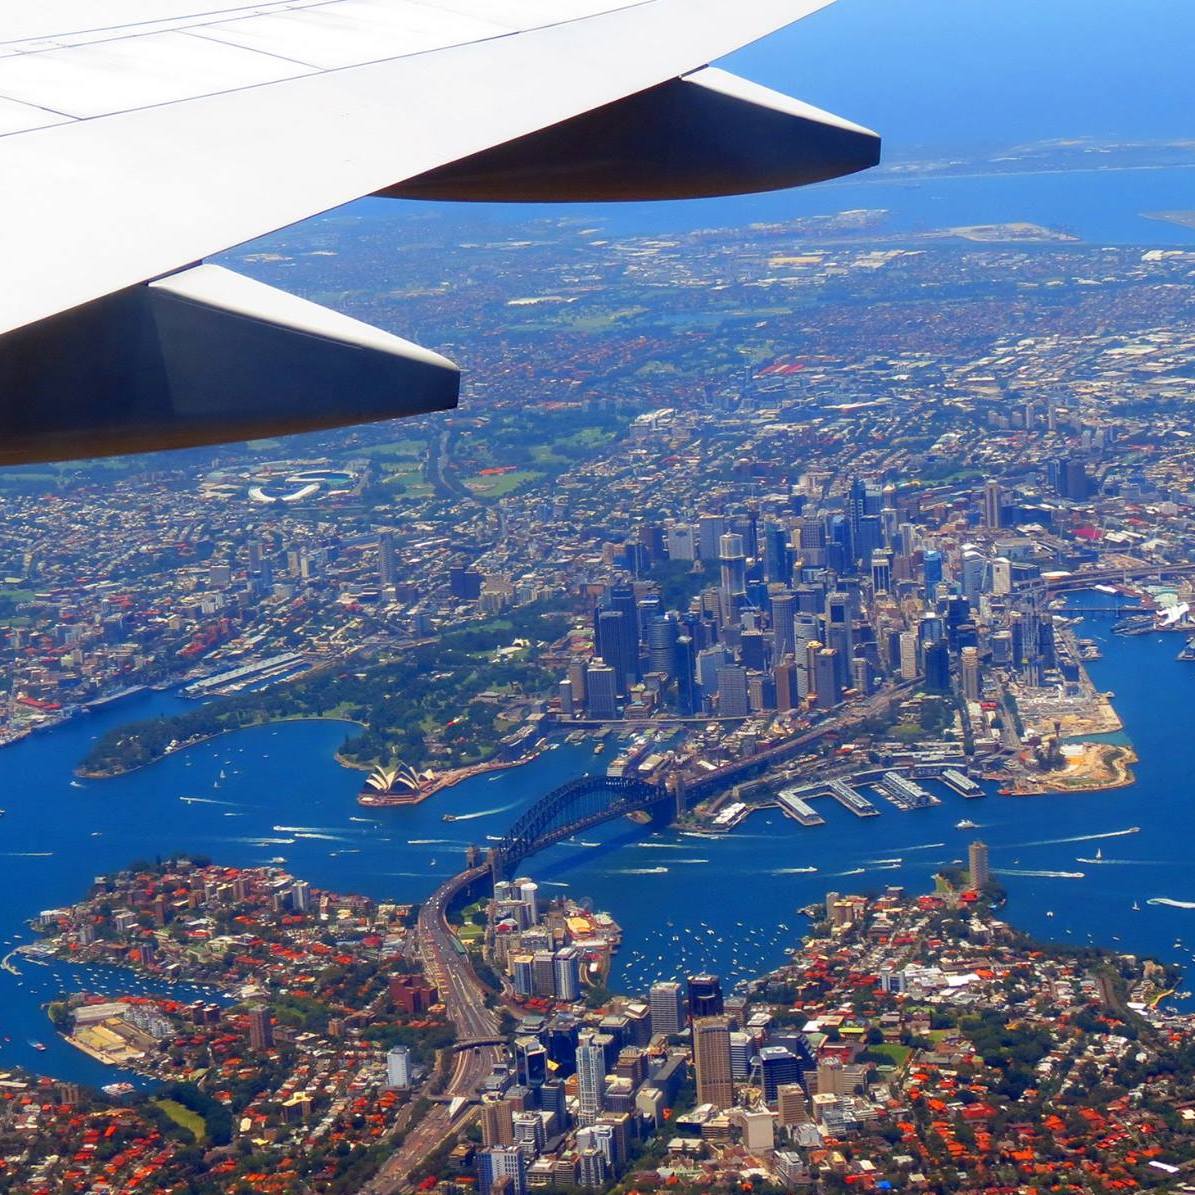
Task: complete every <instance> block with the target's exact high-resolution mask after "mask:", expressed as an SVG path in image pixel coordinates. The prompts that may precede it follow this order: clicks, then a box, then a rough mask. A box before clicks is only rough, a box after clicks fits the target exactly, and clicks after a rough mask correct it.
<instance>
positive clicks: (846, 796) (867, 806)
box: [826, 780, 880, 817]
mask: <svg viewBox="0 0 1195 1195" xmlns="http://www.w3.org/2000/svg"><path fill="white" fill-rule="evenodd" d="M826 791H827V792H828V793H829V794H830V796H832V797H833V798H834V800H836V801H837V802H838V803H839V805H841V806H842V807H843V808H844V809H848V810H850V812H851V813H853V814H854V815H855V816H856V817H879V815H880V811H879V810H878V809H877V808H876V807H875V806H874V805H873V804H872V803H871V802H870V801H869V800H868V799H867V798H866V797H865V796H864V795H863V794H862V793H861V792H858V791H857V790H856V789H853V788H851V786H850V785H849V784H847V782H846V781H845V780H830V781H828V782H827V784H826Z"/></svg>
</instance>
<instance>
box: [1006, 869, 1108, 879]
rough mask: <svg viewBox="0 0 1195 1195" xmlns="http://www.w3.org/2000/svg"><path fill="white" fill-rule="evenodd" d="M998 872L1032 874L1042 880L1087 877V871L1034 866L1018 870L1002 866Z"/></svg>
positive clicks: (1018, 874) (1007, 874)
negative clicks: (1058, 869)
mask: <svg viewBox="0 0 1195 1195" xmlns="http://www.w3.org/2000/svg"><path fill="white" fill-rule="evenodd" d="M998 874H999V875H1005V876H1032V877H1035V878H1037V879H1041V880H1084V879H1086V878H1087V873H1086V872H1085V871H1044V870H1043V871H1038V870H1035V869H1033V868H1024V869H1020V870H1018V869H1017V868H1015V867H1001V868H1000V869H999V871H998Z"/></svg>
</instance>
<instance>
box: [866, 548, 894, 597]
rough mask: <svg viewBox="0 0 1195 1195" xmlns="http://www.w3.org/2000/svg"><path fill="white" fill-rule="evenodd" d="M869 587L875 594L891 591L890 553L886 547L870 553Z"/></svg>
mask: <svg viewBox="0 0 1195 1195" xmlns="http://www.w3.org/2000/svg"><path fill="white" fill-rule="evenodd" d="M871 588H872V591H873V592H874V593H876V594H881V593H891V592H892V553H891V551H889V550H888V549H887V548H877V549H876V550H875V551H874V552H872V554H871Z"/></svg>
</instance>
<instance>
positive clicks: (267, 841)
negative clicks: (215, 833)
mask: <svg viewBox="0 0 1195 1195" xmlns="http://www.w3.org/2000/svg"><path fill="white" fill-rule="evenodd" d="M228 841H229V842H243V843H246V844H247V845H249V846H293V845H294V841H295V840H294V839H293V838H230V839H228Z"/></svg>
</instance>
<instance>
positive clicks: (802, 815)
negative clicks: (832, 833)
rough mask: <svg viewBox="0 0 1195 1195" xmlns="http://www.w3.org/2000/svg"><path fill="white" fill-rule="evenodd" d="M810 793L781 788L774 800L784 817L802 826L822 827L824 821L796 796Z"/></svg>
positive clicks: (811, 807) (805, 789)
mask: <svg viewBox="0 0 1195 1195" xmlns="http://www.w3.org/2000/svg"><path fill="white" fill-rule="evenodd" d="M811 791H812V790H810V789H808V788H782V789H781V790H780V791H779V792H778V793H777V794H776V800H777V802H778V803H779V805H780V808H781V809H782V810H783V811H784V814H785V816H786V817H791V818H792V819H793V820H794V821H796V822H799V823H800V824H801V825H802V826H824V825H825V824H826V819H825V818H824V817H822V815H821V814H820V813H818V812H817V810H816V809H814V808H813V806H812V805H810V804H809V803H808V802H807V801H804V800H802V799H801V797H800V796H799V795H798V794H800V793H805V794H809V793H811Z"/></svg>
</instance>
